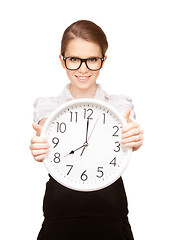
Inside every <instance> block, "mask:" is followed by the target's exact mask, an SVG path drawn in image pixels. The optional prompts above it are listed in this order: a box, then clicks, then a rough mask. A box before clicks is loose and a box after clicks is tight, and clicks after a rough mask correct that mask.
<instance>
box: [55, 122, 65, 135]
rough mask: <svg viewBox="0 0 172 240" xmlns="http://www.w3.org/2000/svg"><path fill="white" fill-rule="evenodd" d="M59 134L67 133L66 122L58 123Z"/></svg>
mask: <svg viewBox="0 0 172 240" xmlns="http://www.w3.org/2000/svg"><path fill="white" fill-rule="evenodd" d="M57 132H61V133H64V132H66V123H64V122H62V123H59V122H57Z"/></svg>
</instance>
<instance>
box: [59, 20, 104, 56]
mask: <svg viewBox="0 0 172 240" xmlns="http://www.w3.org/2000/svg"><path fill="white" fill-rule="evenodd" d="M75 38H81V39H84V40H86V41H88V42H93V43H96V44H98V45H99V46H100V48H101V51H102V55H103V57H104V56H105V53H106V51H107V48H108V42H107V38H106V35H105V33H104V32H103V30H102V29H101V28H100V27H99V26H98V25H96V24H95V23H93V22H91V21H88V20H79V21H77V22H74V23H72V24H71V25H70V26H69V27H68V28H67V29H66V30H65V31H64V33H63V37H62V41H61V55H62V56H64V54H65V51H66V48H67V45H68V44H69V41H71V40H73V39H75Z"/></svg>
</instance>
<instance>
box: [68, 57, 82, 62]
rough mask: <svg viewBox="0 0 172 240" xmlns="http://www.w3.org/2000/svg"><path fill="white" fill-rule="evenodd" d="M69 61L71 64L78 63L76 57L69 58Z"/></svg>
mask: <svg viewBox="0 0 172 240" xmlns="http://www.w3.org/2000/svg"><path fill="white" fill-rule="evenodd" d="M69 61H71V62H79V61H80V59H79V58H77V57H70V58H69Z"/></svg>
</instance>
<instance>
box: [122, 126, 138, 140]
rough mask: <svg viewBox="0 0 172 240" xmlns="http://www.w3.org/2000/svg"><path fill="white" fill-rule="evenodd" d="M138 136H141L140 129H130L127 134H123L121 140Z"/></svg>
mask: <svg viewBox="0 0 172 240" xmlns="http://www.w3.org/2000/svg"><path fill="white" fill-rule="evenodd" d="M138 135H142V134H141V130H140V128H132V129H131V130H129V131H128V132H125V133H123V134H122V136H121V138H122V139H125V138H129V137H132V136H138Z"/></svg>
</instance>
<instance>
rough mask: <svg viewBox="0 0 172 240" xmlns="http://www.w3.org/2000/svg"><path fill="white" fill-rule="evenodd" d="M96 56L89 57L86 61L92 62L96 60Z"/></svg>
mask: <svg viewBox="0 0 172 240" xmlns="http://www.w3.org/2000/svg"><path fill="white" fill-rule="evenodd" d="M97 60H98V59H97V58H96V57H93V58H89V59H88V61H89V62H90V63H94V62H97Z"/></svg>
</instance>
